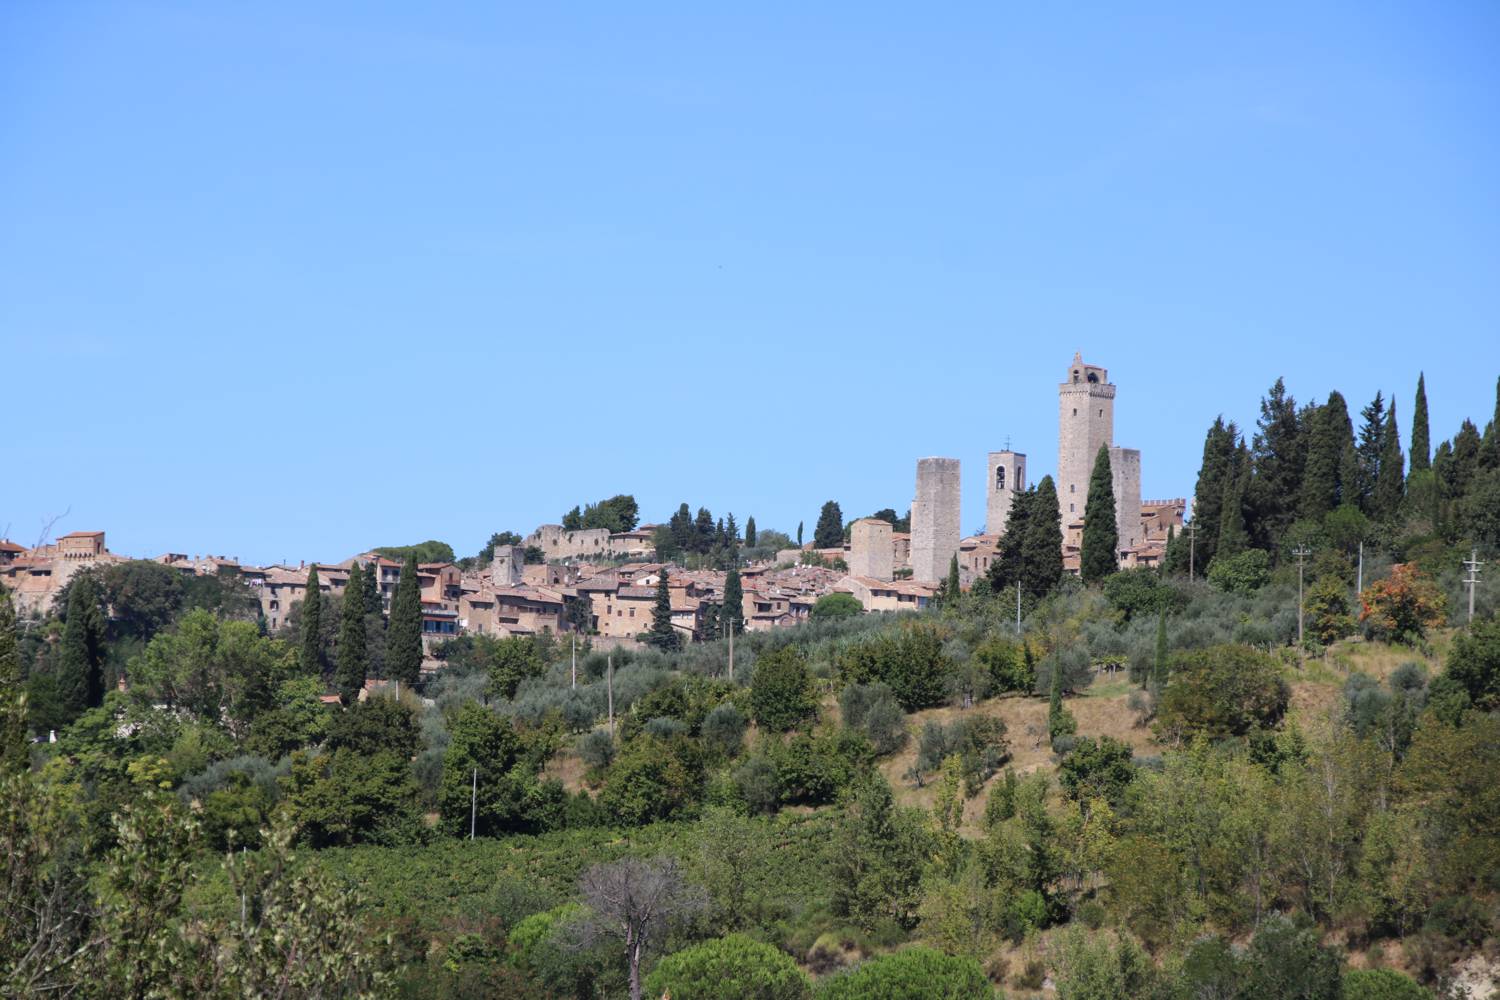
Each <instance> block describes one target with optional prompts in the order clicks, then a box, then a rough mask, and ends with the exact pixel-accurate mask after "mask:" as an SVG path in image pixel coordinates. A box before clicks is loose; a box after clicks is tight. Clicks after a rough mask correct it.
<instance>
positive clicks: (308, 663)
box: [301, 565, 323, 675]
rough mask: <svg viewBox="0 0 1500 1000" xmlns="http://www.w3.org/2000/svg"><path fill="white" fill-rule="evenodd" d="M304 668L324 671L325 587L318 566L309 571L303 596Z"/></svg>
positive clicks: (313, 671)
mask: <svg viewBox="0 0 1500 1000" xmlns="http://www.w3.org/2000/svg"><path fill="white" fill-rule="evenodd" d="M301 618H302V669H303V670H304V671H306V672H307V673H310V674H315V675H321V674H322V673H323V638H322V628H323V589H322V585H321V584H319V582H318V567H317V566H316V565H314V566H313V567H312V568H311V569H309V570H308V571H307V596H306V597H304V598H302V611H301Z"/></svg>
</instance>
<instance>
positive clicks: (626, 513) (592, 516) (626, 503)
mask: <svg viewBox="0 0 1500 1000" xmlns="http://www.w3.org/2000/svg"><path fill="white" fill-rule="evenodd" d="M639 521H640V507H639V506H638V505H637V504H636V502H635V497H633V496H631V495H630V494H628V493H621V494H617V495H616V496H612V497H610V498H609V499H608V500H600V501H599V502H598V503H591V504H588V505H586V506H585V507H584V508H583V510H582V511H580V510H579V509H578V508H577V507H574V508H573V509H572V510H570V511H568V512H567V513H566V514H564V515H563V518H562V526H563V528H564V529H565V530H567V531H579V530H582V529H585V528H607V529H609V531H610V532H612V533H614V534H619V533H620V532H623V531H634V530H635V526H636V525H637V524H638V523H639Z"/></svg>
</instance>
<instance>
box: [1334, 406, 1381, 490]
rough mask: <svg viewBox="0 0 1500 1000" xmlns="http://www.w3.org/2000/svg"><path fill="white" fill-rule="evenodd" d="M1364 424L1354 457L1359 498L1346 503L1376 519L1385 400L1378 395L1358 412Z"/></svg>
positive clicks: (1361, 426)
mask: <svg viewBox="0 0 1500 1000" xmlns="http://www.w3.org/2000/svg"><path fill="white" fill-rule="evenodd" d="M1359 415H1360V419H1361V421H1362V423H1361V424H1360V427H1359V444H1358V445H1357V446H1356V450H1355V453H1356V455H1357V457H1358V460H1359V489H1358V493H1357V496H1356V497H1353V498H1350V497H1345V498H1344V500H1345V502H1346V503H1347V502H1350V501H1351V500H1352V502H1354V503H1356V504H1358V505H1359V508H1360V510H1362V511H1364V512H1365V513H1366V514H1369V515H1370V516H1372V517H1374V516H1375V515H1376V510H1375V506H1374V503H1373V498H1374V496H1375V483H1376V482H1377V480H1379V478H1380V460H1381V458H1382V456H1383V455H1384V454H1385V430H1386V419H1385V399H1384V397H1383V396H1382V394H1381V393H1379V392H1377V393H1375V398H1374V399H1372V400H1370V405H1368V406H1366V407H1365V408H1364V409H1362V410H1360V411H1359Z"/></svg>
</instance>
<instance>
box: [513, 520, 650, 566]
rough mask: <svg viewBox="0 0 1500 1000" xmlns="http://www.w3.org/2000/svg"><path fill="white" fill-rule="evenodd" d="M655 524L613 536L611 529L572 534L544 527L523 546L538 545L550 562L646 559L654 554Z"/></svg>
mask: <svg viewBox="0 0 1500 1000" xmlns="http://www.w3.org/2000/svg"><path fill="white" fill-rule="evenodd" d="M651 537H652V536H651V525H644V524H643V525H641V526H640V527H639V528H637V529H636V530H634V531H622V532H620V533H619V534H610V531H609V529H608V528H580V529H579V530H577V531H568V530H566V529H564V528H563V526H562V525H560V524H544V525H542V526H540V527H539V528H537V529H536V530H535V531H533V532H532V533H531V534H529V535H527V536H526V539H525V541H524V542H522V545H523V546H524V547H526V548H530V547H532V546H535V547H536V548H538V549H541V550H542V555H543V556H545V557H546V558H547V559H549V560H552V559H615V558H622V557H625V556H643V555H646V554H647V553H649V552H651V551H652V544H651Z"/></svg>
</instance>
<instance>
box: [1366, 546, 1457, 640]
mask: <svg viewBox="0 0 1500 1000" xmlns="http://www.w3.org/2000/svg"><path fill="white" fill-rule="evenodd" d="M1359 599H1360V604H1361V610H1360V613H1359V620H1360V622H1361V623H1362V624H1363V625H1364V626H1365V628H1366V629H1367V630H1368V631H1369V633H1370V635H1371V636H1372V637H1373V638H1376V639H1384V640H1385V641H1387V642H1411V641H1413V640H1415V639H1420V638H1422V637H1423V636H1424V635H1426V634H1427V629H1428V628H1430V627H1432V626H1435V625H1441V624H1443V622H1444V621H1445V620H1446V618H1447V614H1446V611H1447V599H1446V598H1444V597H1443V592H1442V591H1441V590H1439V589H1438V586H1437V584H1435V583H1433V582H1432V578H1431V577H1429V576H1428V575H1427V574H1425V573H1423V572H1422V571H1421V570H1419V569H1418V568H1417V567H1416V565H1415V564H1413V563H1397V564H1396V565H1395V566H1392V567H1391V575H1390V576H1389V577H1387V578H1386V579H1384V580H1377V581H1375V582H1374V583H1372V584H1370V585H1369V586H1368V587H1366V588H1365V590H1364V593H1362V594H1360V595H1359Z"/></svg>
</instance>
